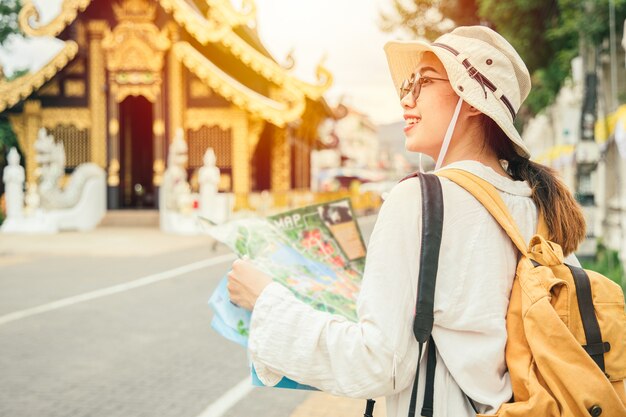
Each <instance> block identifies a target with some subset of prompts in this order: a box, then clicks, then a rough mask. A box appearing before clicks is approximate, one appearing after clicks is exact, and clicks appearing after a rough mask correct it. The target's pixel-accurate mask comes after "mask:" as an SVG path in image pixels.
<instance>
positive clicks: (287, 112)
mask: <svg viewBox="0 0 626 417" xmlns="http://www.w3.org/2000/svg"><path fill="white" fill-rule="evenodd" d="M173 50H174V54H176V56H177V57H178V58H179V59H180V60H181V61H182V62H183V64H184V65H185V66H186V67H187V68H188V69H189V70H190V71H191V72H193V73H194V74H195V75H196V76H197V77H198V78H199V79H200V80H202V81H203V82H204V83H206V84H207V85H208V86H209V87H211V88H212V89H213V90H214V91H216V92H217V93H218V94H220V95H221V96H222V97H224V98H225V99H227V100H229V101H230V102H231V103H233V104H234V105H236V106H237V107H239V108H241V109H243V110H245V111H248V112H250V113H252V114H253V115H254V116H257V117H259V118H262V119H265V120H268V121H269V122H271V123H273V124H275V125H277V126H279V127H282V126H284V125H285V124H286V123H288V122H290V121H293V120H296V119H298V118H299V117H300V116H301V115H302V113H303V112H304V109H305V105H306V98H305V97H304V95H303V94H302V93H301V92H299V91H296V90H294V89H290V88H284V89H282V90H281V92H282V96H283V97H281V98H283V99H284V100H283V101H281V102H279V101H274V100H271V99H269V98H267V97H265V96H263V95H261V94H259V93H257V92H255V91H253V90H251V89H250V88H248V87H247V86H245V85H243V84H241V83H240V82H238V81H237V80H235V79H233V78H232V77H230V76H229V75H228V74H226V73H225V72H223V71H222V70H221V69H219V68H218V67H217V66H215V64H213V63H212V62H211V61H209V60H208V59H207V58H206V57H205V56H203V55H202V54H201V53H200V52H198V51H197V50H196V49H195V48H194V47H193V46H191V45H190V44H188V43H187V42H178V43H177V44H176V45H174V48H173Z"/></svg>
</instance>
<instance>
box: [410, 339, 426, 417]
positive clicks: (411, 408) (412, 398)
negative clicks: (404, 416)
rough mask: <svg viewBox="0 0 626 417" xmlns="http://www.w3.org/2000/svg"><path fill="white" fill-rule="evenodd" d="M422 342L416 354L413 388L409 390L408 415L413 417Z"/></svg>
mask: <svg viewBox="0 0 626 417" xmlns="http://www.w3.org/2000/svg"><path fill="white" fill-rule="evenodd" d="M423 347H424V344H423V343H420V344H419V354H418V355H417V372H416V373H415V379H414V380H413V390H412V391H411V403H410V404H409V417H415V407H416V406H417V385H418V384H419V380H420V359H421V358H422V348H423Z"/></svg>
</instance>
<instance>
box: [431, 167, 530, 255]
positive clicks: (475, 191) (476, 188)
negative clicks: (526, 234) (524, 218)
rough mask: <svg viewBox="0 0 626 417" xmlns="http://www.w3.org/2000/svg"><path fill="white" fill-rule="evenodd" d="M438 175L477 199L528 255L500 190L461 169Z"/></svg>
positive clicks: (444, 171) (447, 170)
mask: <svg viewBox="0 0 626 417" xmlns="http://www.w3.org/2000/svg"><path fill="white" fill-rule="evenodd" d="M437 175H438V176H440V177H444V178H447V179H449V180H450V181H452V182H454V183H456V184H458V185H459V186H461V187H463V188H464V189H465V190H466V191H467V192H469V193H470V194H472V195H473V196H474V197H476V199H477V200H478V201H480V203H481V204H482V205H483V206H485V208H486V209H487V210H488V211H489V213H491V215H492V216H493V217H494V219H496V221H497V222H498V223H499V224H500V226H502V228H503V229H504V231H505V232H506V234H507V235H508V236H509V237H510V238H511V240H512V241H513V243H514V244H515V246H516V247H517V249H519V251H520V252H522V254H523V255H526V254H527V251H528V248H527V245H526V243H525V240H524V238H523V237H522V234H521V233H520V231H519V228H518V227H517V224H516V223H515V220H513V217H512V216H511V213H509V210H508V208H507V207H506V204H504V201H502V197H500V194H498V190H496V188H495V187H494V186H493V185H491V184H490V183H488V182H487V181H485V180H483V179H482V178H480V177H478V176H476V175H474V174H471V173H469V172H467V171H463V170H460V169H446V170H442V171H439V172H438V173H437Z"/></svg>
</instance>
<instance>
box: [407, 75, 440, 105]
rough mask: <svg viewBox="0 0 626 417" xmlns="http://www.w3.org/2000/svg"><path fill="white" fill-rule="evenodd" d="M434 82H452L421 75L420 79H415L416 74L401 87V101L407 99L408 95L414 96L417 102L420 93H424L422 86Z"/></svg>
mask: <svg viewBox="0 0 626 417" xmlns="http://www.w3.org/2000/svg"><path fill="white" fill-rule="evenodd" d="M433 81H450V80H448V79H447V78H435V77H424V76H423V75H420V76H419V77H417V78H416V77H415V73H414V74H413V75H411V78H410V79H408V80H404V81H402V85H400V100H402V99H403V98H404V97H406V95H407V94H409V93H412V94H413V100H417V98H418V97H419V96H420V92H421V91H422V85H424V84H428V83H431V82H433Z"/></svg>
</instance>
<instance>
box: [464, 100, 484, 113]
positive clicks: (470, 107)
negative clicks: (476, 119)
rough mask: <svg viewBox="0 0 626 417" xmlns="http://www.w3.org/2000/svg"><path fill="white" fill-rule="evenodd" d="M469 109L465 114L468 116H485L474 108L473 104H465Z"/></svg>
mask: <svg viewBox="0 0 626 417" xmlns="http://www.w3.org/2000/svg"><path fill="white" fill-rule="evenodd" d="M464 104H465V105H466V106H467V107H466V109H465V112H466V113H465V114H467V116H469V117H472V116H478V115H481V114H483V113H482V112H481V111H480V110H478V109H477V108H476V107H474V106H472V105H471V104H468V103H467V102H465V103H464Z"/></svg>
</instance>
